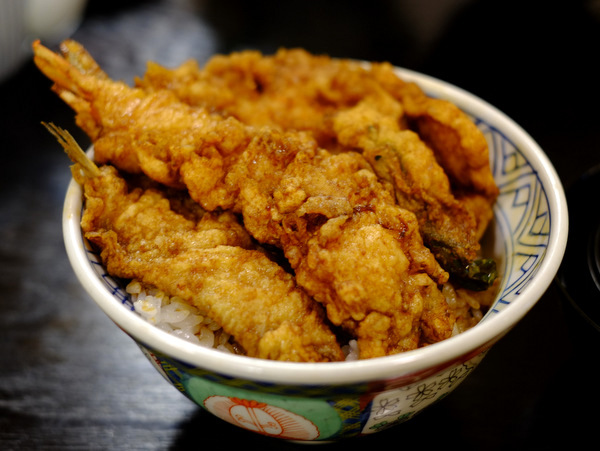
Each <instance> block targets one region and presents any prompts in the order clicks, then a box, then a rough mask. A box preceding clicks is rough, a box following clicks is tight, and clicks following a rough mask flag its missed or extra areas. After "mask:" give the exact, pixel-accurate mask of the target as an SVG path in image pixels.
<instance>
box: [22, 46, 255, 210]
mask: <svg viewBox="0 0 600 451" xmlns="http://www.w3.org/2000/svg"><path fill="white" fill-rule="evenodd" d="M71 45H73V44H71ZM33 48H34V55H35V56H34V61H35V63H36V64H37V65H38V67H39V68H40V70H41V71H42V72H44V73H45V74H46V75H47V76H48V77H49V78H50V79H51V80H53V81H54V82H55V85H54V86H53V89H54V91H55V92H57V93H58V95H59V96H60V97H61V98H62V99H63V100H64V101H65V103H67V104H68V105H69V106H71V107H72V108H73V109H74V110H75V112H76V113H77V115H76V122H77V124H78V126H79V127H81V128H82V129H83V130H84V131H85V132H86V133H87V134H88V136H89V137H90V139H91V140H92V141H93V143H94V157H95V160H96V161H97V162H98V164H104V163H107V162H111V163H112V164H114V165H116V166H118V167H119V168H120V169H121V170H124V171H127V172H132V173H139V172H143V173H145V174H146V175H148V176H149V177H150V178H152V179H153V180H156V181H158V182H160V183H162V184H164V185H167V186H170V187H175V188H183V187H185V186H192V187H193V189H190V193H191V194H192V197H193V198H194V200H196V201H197V202H199V203H200V204H201V205H202V206H203V207H204V208H205V209H207V210H210V211H212V210H215V209H217V208H223V209H227V208H230V207H231V206H232V204H233V202H234V200H235V195H236V192H235V190H234V188H232V187H230V186H227V185H226V183H225V176H226V175H227V173H228V171H229V168H230V166H231V165H232V164H233V163H235V162H236V161H237V158H238V156H239V154H240V153H241V152H242V151H243V149H244V148H245V147H246V146H247V144H248V142H249V140H250V138H251V135H250V132H249V131H248V128H247V127H246V126H244V125H243V124H241V123H240V122H239V121H236V120H235V119H233V118H229V119H225V118H223V117H222V116H220V115H216V114H210V113H209V112H208V111H206V110H204V109H202V108H193V107H190V106H188V105H185V104H183V103H181V102H180V101H179V100H178V99H177V98H176V97H175V96H174V95H173V94H172V93H170V92H168V91H159V92H155V93H150V94H149V93H147V92H145V91H143V90H141V89H134V88H131V87H129V86H127V85H126V84H124V83H121V82H115V81H112V80H110V79H107V78H106V77H104V76H98V75H97V72H94V73H92V74H88V73H86V72H85V71H83V72H81V71H80V70H79V69H78V68H77V67H78V66H79V64H78V65H77V66H73V65H72V64H71V63H69V62H68V61H67V60H66V59H64V58H61V57H60V56H59V55H57V54H55V53H54V52H52V51H50V50H49V49H47V48H46V47H44V46H42V45H41V44H40V43H39V42H35V43H34V44H33ZM75 54H76V53H75V52H71V53H70V54H69V55H71V56H72V55H75ZM190 173H193V174H194V178H191V177H189V174H190Z"/></svg>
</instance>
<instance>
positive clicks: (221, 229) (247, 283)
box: [54, 129, 344, 362]
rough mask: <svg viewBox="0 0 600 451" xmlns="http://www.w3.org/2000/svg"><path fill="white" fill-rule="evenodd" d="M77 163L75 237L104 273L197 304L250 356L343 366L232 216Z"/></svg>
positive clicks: (313, 309) (312, 314) (299, 297)
mask: <svg viewBox="0 0 600 451" xmlns="http://www.w3.org/2000/svg"><path fill="white" fill-rule="evenodd" d="M54 131H56V129H54ZM58 132H59V133H61V131H60V130H59V131H58ZM67 139H68V138H67ZM65 142H68V141H65ZM71 155H73V153H71ZM79 155H81V153H79ZM77 158H78V160H76V161H79V163H76V164H75V165H74V167H73V171H72V172H73V176H74V178H75V180H76V181H78V182H79V183H80V184H81V185H82V186H83V190H84V194H85V197H86V203H85V211H84V214H83V218H82V230H83V231H84V234H85V237H86V238H87V239H88V240H90V241H91V242H92V243H94V244H96V245H97V246H98V247H99V248H100V249H101V258H102V261H103V263H104V264H105V266H106V268H107V271H108V272H109V273H110V274H112V275H114V276H116V277H122V278H125V279H137V280H139V281H141V282H143V283H146V284H150V285H153V286H155V287H157V288H158V289H160V290H162V291H164V292H166V293H169V295H171V296H179V297H180V298H182V299H183V300H185V301H187V302H189V303H190V304H193V305H195V306H196V307H198V308H199V309H200V310H201V311H203V312H206V314H207V315H208V316H209V317H211V318H212V319H213V320H215V321H216V322H218V323H219V324H220V325H221V326H222V327H223V330H225V331H226V332H228V333H230V334H231V335H233V336H234V337H235V339H236V341H237V342H238V343H239V344H240V345H241V346H242V347H243V348H244V349H245V351H246V353H247V355H249V356H253V357H259V358H268V359H274V360H288V361H298V362H320V361H332V360H343V358H344V355H343V353H342V351H341V348H340V347H339V345H338V343H337V341H336V337H335V335H334V334H333V333H332V332H331V330H330V329H329V328H328V327H327V326H326V325H325V323H324V322H323V311H322V309H321V308H320V306H319V305H318V304H317V303H315V302H314V301H313V300H312V299H311V298H310V297H309V296H308V295H307V294H306V293H305V292H304V291H302V290H301V289H300V288H298V287H297V286H296V284H295V281H294V279H293V277H292V276H291V275H290V274H288V273H287V272H285V271H284V270H283V269H282V268H281V267H280V266H278V265H277V264H275V263H274V262H273V261H271V259H270V258H269V257H268V256H267V255H265V253H264V252H262V251H260V250H257V249H254V248H253V244H252V240H251V239H250V236H249V235H248V233H247V232H246V230H245V229H244V228H243V227H242V226H241V225H240V224H239V222H238V220H237V218H236V216H235V215H233V214H232V213H230V212H224V213H220V214H215V213H209V212H204V211H202V210H201V209H200V208H198V207H197V206H194V204H193V203H190V202H188V200H186V198H185V197H186V196H187V195H186V196H184V195H183V194H182V193H178V196H177V197H179V199H175V198H174V197H171V198H168V197H166V196H165V195H164V193H163V192H161V191H158V190H156V189H154V188H141V187H139V186H135V185H131V184H128V183H127V181H126V180H125V179H123V178H122V177H121V176H120V175H119V174H118V172H117V171H116V169H115V168H114V167H113V166H102V167H100V168H99V169H98V168H96V169H92V170H91V171H90V170H89V167H90V163H89V162H86V161H82V160H81V156H79V157H77ZM86 168H88V169H86ZM182 197H183V198H182ZM174 203H176V204H177V208H176V210H177V211H175V210H173V208H172V205H173V204H174Z"/></svg>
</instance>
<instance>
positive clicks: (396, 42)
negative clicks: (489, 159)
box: [0, 0, 600, 450]
mask: <svg viewBox="0 0 600 451" xmlns="http://www.w3.org/2000/svg"><path fill="white" fill-rule="evenodd" d="M73 37H74V38H75V39H77V40H79V41H80V42H82V43H83V44H84V45H85V46H86V47H87V48H88V50H89V51H90V52H91V53H92V55H93V56H94V57H95V58H96V59H97V60H98V62H99V63H100V65H101V66H103V68H104V69H105V70H106V71H107V72H108V73H109V75H111V76H112V77H113V78H120V79H124V80H125V81H128V82H131V80H132V78H133V76H134V75H141V74H142V73H143V71H144V69H145V62H146V61H147V60H154V61H157V62H159V63H161V64H165V65H177V64H180V63H181V62H183V61H184V60H185V59H187V58H196V59H197V60H199V61H200V62H201V63H202V62H204V61H206V59H207V58H209V57H210V56H211V55H212V54H214V53H216V52H230V51H233V50H241V49H246V48H254V49H259V50H262V51H264V52H266V53H270V52H273V51H275V50H276V49H277V48H278V47H295V46H298V47H304V48H306V49H308V50H309V51H312V52H315V53H327V54H330V55H331V56H335V57H351V58H359V59H366V60H387V61H390V62H391V63H393V64H395V65H398V66H403V67H407V68H410V69H414V70H417V71H420V72H424V73H427V74H429V75H433V76H435V77H438V78H441V79H443V80H445V81H449V82H451V83H454V84H456V85H458V86H460V87H462V88H464V89H466V90H468V91H471V92H473V93H474V94H476V95H478V96H479V97H481V98H483V99H484V100H487V101H489V102H490V103H492V104H494V105H495V106H496V107H498V108H499V109H500V110H502V111H504V112H505V113H506V114H508V115H509V116H510V117H512V118H513V119H514V120H515V121H517V122H518V123H519V124H520V125H521V126H523V128H524V129H525V130H527V131H528V132H529V133H530V134H531V135H532V136H533V138H534V139H535V140H536V141H537V142H538V143H539V144H540V145H541V147H542V148H543V149H544V150H545V152H546V153H547V154H548V156H549V157H550V159H551V161H552V162H553V164H554V165H555V167H556V169H557V172H558V173H559V175H560V177H561V179H562V181H563V184H564V186H565V188H567V189H569V191H570V192H572V191H573V190H572V188H571V187H572V186H573V185H574V184H575V183H576V181H578V180H579V179H580V178H581V176H582V174H584V173H586V171H588V170H589V169H590V168H593V167H595V166H596V165H598V164H600V151H599V145H600V126H599V120H600V113H599V109H598V108H599V101H600V89H599V88H598V80H600V70H599V68H598V65H597V60H598V49H599V44H600V1H598V0H595V1H593V0H590V1H576V0H557V1H554V2H547V1H532V0H519V1H515V0H504V1H497V0H487V1H478V0H427V1H425V0H421V1H419V0H410V1H407V0H404V1H403V0H396V1H392V0H384V1H357V0H346V1H341V0H339V1H338V0H336V1H319V2H316V1H312V2H311V1H302V2H300V1H298V2H285V1H280V2H274V1H273V2H267V1H253V2H249V1H243V0H222V1H217V0H214V1H208V0H206V1H196V2H193V1H191V0H190V1H185V0H179V1H175V0H172V1H166V0H164V1H144V2H140V1H137V2H136V1H129V2H126V1H101V0H96V1H93V0H92V1H91V2H90V3H89V5H88V8H87V10H86V13H85V17H84V20H83V22H82V23H81V25H80V26H79V28H78V29H77V30H76V31H75V33H74V35H73ZM49 87H50V83H49V82H48V81H47V80H46V79H45V78H44V77H43V76H41V75H40V74H39V73H38V71H37V70H36V68H35V67H34V66H33V64H32V63H31V61H27V62H26V63H25V64H24V65H23V66H22V67H21V68H20V69H19V70H18V71H17V72H15V73H13V74H12V75H11V76H10V77H8V78H5V79H4V80H2V81H0V109H1V111H2V119H1V125H0V132H1V133H0V149H1V152H2V159H1V162H0V265H1V268H0V270H1V271H0V449H2V450H20V449H24V450H29V449H32V450H75V449H77V450H79V449H82V450H83V449H107V450H119V449H131V450H134V449H143V450H154V449H156V450H183V449H202V448H203V447H204V446H205V444H218V445H225V446H227V448H226V449H233V447H234V446H236V445H237V446H240V445H241V446H250V447H252V446H256V447H260V448H262V449H291V448H296V447H299V445H292V444H289V443H285V442H280V441H274V440H271V439H268V438H263V437H260V436H256V435H253V434H251V433H247V432H245V431H242V430H239V429H236V428H233V427H230V426H229V425H227V424H225V423H223V422H221V421H220V420H217V419H214V418H213V417H211V416H210V415H209V414H207V413H206V412H204V411H202V410H201V409H200V408H198V407H196V406H195V405H194V404H192V403H191V402H190V401H188V400H187V399H185V398H184V397H183V396H182V395H181V394H179V393H178V392H177V391H176V390H175V389H174V388H172V387H170V386H169V385H168V384H167V383H165V382H164V381H163V380H162V377H161V376H160V375H159V374H158V373H157V372H156V371H154V370H153V369H152V367H151V366H150V363H148V361H147V360H146V359H145V357H144V356H143V355H142V353H141V352H139V350H138V348H137V347H136V345H135V344H134V343H133V341H132V340H131V339H129V338H128V337H127V336H126V335H125V334H123V333H122V332H121V331H120V330H119V329H118V328H117V327H116V326H115V325H114V324H113V323H112V322H110V320H109V319H108V318H107V317H105V316H104V314H103V313H102V312H101V311H100V309H98V308H97V307H96V306H95V305H94V304H93V302H92V301H91V299H90V298H89V297H88V296H87V294H86V293H85V292H84V290H83V288H82V287H81V286H80V285H79V283H78V282H77V280H76V279H75V276H74V274H73V272H72V270H71V267H70V265H69V263H68V261H67V257H66V254H65V251H64V246H63V242H62V231H61V209H62V202H63V199H64V194H65V190H66V186H67V184H68V182H69V179H70V173H69V170H68V166H69V161H68V159H67V157H66V156H65V155H64V154H63V153H62V150H61V149H60V148H59V146H58V145H57V143H56V142H55V140H54V138H52V137H51V136H50V135H49V134H48V133H47V132H46V131H45V130H44V129H43V127H42V126H41V125H40V121H53V122H55V123H56V124H58V125H60V126H62V127H65V128H67V129H69V130H70V131H71V132H72V133H73V134H74V135H75V136H76V138H77V139H78V140H79V141H80V143H81V144H82V145H83V146H86V145H87V142H88V141H87V138H86V137H85V136H83V135H82V134H81V132H78V131H77V129H76V128H75V126H74V122H73V114H72V112H71V111H70V110H69V109H68V108H67V107H66V106H64V105H63V104H62V102H61V101H60V100H59V99H58V98H56V96H55V95H54V94H53V93H51V92H50V90H49ZM579 183H581V182H579ZM597 187H598V184H597V183H596V184H595V185H593V186H592V187H588V188H586V190H584V193H583V194H582V193H581V192H578V194H577V196H575V198H572V199H571V198H570V199H569V206H570V209H571V211H572V214H573V215H574V221H573V222H572V224H571V230H574V231H576V233H579V231H580V230H584V232H582V233H586V232H585V231H586V230H587V229H585V227H586V224H588V223H589V217H590V215H592V217H593V215H594V211H595V210H596V211H597V210H600V201H599V200H598V199H599V195H600V189H598V188H597ZM595 214H596V215H597V213H595ZM596 217H597V216H596ZM582 228H583V229H582ZM572 243H574V241H573V240H571V239H570V241H569V245H570V246H569V249H572V248H574V247H578V246H574V245H573V244H572ZM579 247H580V246H579ZM582 248H585V244H584V245H583V247H582ZM568 258H569V259H570V260H568V264H569V266H570V267H571V268H574V272H575V273H576V274H579V273H580V274H581V277H582V278H586V268H585V265H583V264H582V260H581V259H580V258H579V257H578V256H577V255H576V256H574V257H573V256H572V255H571V254H568ZM582 265H583V266H582ZM577 300H579V299H577ZM586 300H587V301H596V302H598V301H600V296H599V294H598V291H592V292H590V295H589V296H586ZM599 334H600V332H598V330H597V329H595V328H594V327H593V326H592V325H591V324H590V323H589V322H587V321H586V320H584V319H583V317H582V316H581V315H579V314H578V313H577V311H576V309H574V308H573V306H572V304H571V303H570V302H567V301H566V299H565V297H564V296H563V295H562V292H561V290H560V289H559V285H558V284H557V283H554V284H553V285H552V286H551V287H550V288H549V290H548V292H547V293H546V294H545V295H544V296H543V298H542V299H541V300H540V302H539V303H538V304H537V305H536V306H535V307H534V308H533V310H532V311H531V312H530V313H529V314H528V315H527V316H526V317H525V319H524V320H523V321H521V323H519V324H518V325H517V326H516V327H515V328H514V329H513V330H512V331H511V332H510V333H509V334H508V335H507V336H506V337H505V338H504V339H503V340H502V341H501V342H500V343H499V344H497V345H496V346H495V347H494V348H493V349H492V350H491V351H490V353H489V354H488V356H487V357H486V358H485V359H484V361H483V362H482V363H481V365H480V366H479V368H478V369H477V370H476V371H475V372H474V373H473V375H471V376H470V378H468V379H467V380H466V381H465V382H464V383H463V384H462V385H461V386H460V387H458V388H457V389H456V391H454V392H453V393H452V394H451V395H450V396H449V397H448V398H446V399H444V400H443V401H442V402H440V403H438V404H436V405H435V406H433V407H431V408H429V410H427V411H425V412H424V413H422V414H420V415H419V416H417V417H416V418H415V419H413V420H411V421H410V422H408V423H405V424H403V425H400V426H398V427H395V428H393V429H391V430H389V431H385V432H382V433H379V434H377V435H375V436H372V437H367V438H364V439H355V440H354V439H353V440H350V441H346V442H343V443H340V444H335V445H327V446H329V448H331V449H342V448H343V449H345V450H352V449H359V448H361V449H362V448H363V447H367V448H368V447H371V448H372V449H375V448H378V449H383V448H389V447H392V446H393V447H394V448H405V447H409V449H416V448H417V447H422V446H427V447H428V448H431V449H434V448H435V449H442V448H443V449H453V448H455V449H458V448H460V449H464V450H470V449H486V450H493V449H507V448H512V449H554V448H556V447H557V446H556V445H558V444H560V443H562V442H563V441H564V440H566V441H567V442H569V443H570V444H571V445H573V446H574V448H575V449H577V448H581V447H583V444H586V443H588V440H592V444H593V441H594V440H595V439H596V435H597V426H596V425H597V423H598V420H600V415H599V414H598V410H597V406H598V403H599V402H600V395H599V394H598V389H597V371H596V369H595V364H596V362H595V361H596V359H597V356H598V350H599V346H600V335H599Z"/></svg>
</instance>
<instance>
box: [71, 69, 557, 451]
mask: <svg viewBox="0 0 600 451" xmlns="http://www.w3.org/2000/svg"><path fill="white" fill-rule="evenodd" d="M398 75H399V76H400V77H402V78H404V79H405V80H412V81H415V82H417V83H418V84H419V85H420V86H421V87H422V88H423V89H424V90H425V91H426V92H427V93H428V94H429V95H431V96H435V97H441V98H445V99H448V100H450V101H452V102H454V103H455V104H456V105H458V106H459V107H460V108H462V109H463V110H464V111H465V112H466V113H467V114H469V115H470V116H472V118H473V120H474V121H475V123H476V124H477V126H478V127H479V128H480V129H481V130H482V132H483V133H484V134H485V136H486V138H487V140H488V143H489V147H490V159H491V167H492V170H493V174H494V177H495V180H496V182H497V184H498V186H499V188H500V195H499V197H498V201H497V204H496V206H495V209H494V213H495V218H494V221H493V223H492V225H491V227H490V230H489V232H488V234H487V237H486V239H485V242H484V248H485V253H486V254H487V255H491V256H493V257H495V258H496V260H497V262H498V268H499V273H500V277H501V286H500V290H499V293H498V295H497V297H496V299H495V302H494V303H493V306H492V308H491V309H490V310H489V311H488V312H487V314H486V316H485V317H484V318H483V320H482V321H481V322H480V323H479V324H478V325H477V326H475V327H474V328H472V329H470V330H468V331H466V332H464V333H462V334H459V335H457V336H454V337H452V338H450V339H447V340H445V341H442V342H440V343H436V344H434V345H431V346H428V347H426V348H422V349H418V350H414V351H410V352H405V353H402V354H397V355H394V356H389V357H382V358H375V359H370V360H359V361H348V362H336V363H315V364H311V363H289V362H275V361H267V360H261V359H256V358H250V357H244V356H238V355H232V354H225V353H222V352H219V351H216V350H212V349H206V348H202V347H199V346H198V345H194V344H192V343H188V342H186V341H183V340H182V339H180V338H177V337H175V336H172V335H169V334H168V333H166V332H163V331H162V330H159V329H158V328H156V327H155V326H153V325H151V324H150V323H148V322H146V321H145V320H143V319H142V318H141V317H140V316H138V315H137V314H136V313H135V312H134V311H132V305H131V301H130V300H129V298H128V295H127V294H126V292H125V291H124V289H123V286H121V285H120V284H119V283H118V281H116V280H114V279H113V278H111V277H110V276H109V275H108V274H107V273H106V271H105V269H104V268H103V266H102V264H101V263H100V261H99V257H98V255H97V254H96V253H95V252H94V251H93V249H92V248H91V247H90V246H89V245H88V243H86V242H85V240H84V239H83V238H82V233H81V229H80V225H79V220H80V216H81V207H82V193H81V190H80V187H79V186H78V185H77V184H76V183H75V182H71V184H70V186H69V188H68V192H67V195H66V201H65V206H64V218H63V221H64V224H63V225H64V240H65V244H66V249H67V253H68V256H69V259H70V261H71V264H72V266H73V268H74V271H75V273H76V275H77V277H78V278H79V280H80V281H81V283H82V285H83V287H84V288H85V290H86V291H87V292H88V293H89V295H90V296H91V297H92V298H93V299H94V300H95V302H96V303H97V304H98V306H100V308H101V309H102V310H104V312H105V313H106V314H107V315H108V316H109V317H110V318H111V319H112V320H113V321H114V322H115V323H116V324H117V325H118V326H119V327H120V328H121V329H122V330H123V331H124V332H126V333H127V334H129V335H130V336H131V337H132V338H133V339H134V340H135V341H136V342H137V343H138V344H139V346H140V348H141V349H142V351H143V352H144V353H145V354H146V356H147V357H148V359H149V360H150V362H152V364H153V365H154V367H155V368H156V369H157V370H158V371H159V372H160V373H161V374H162V375H163V376H164V377H165V379H166V380H167V381H168V382H170V383H171V384H173V385H174V386H176V387H177V389H179V390H180V391H181V392H182V393H183V394H185V395H186V396H187V397H189V398H190V399H192V400H193V401H195V402H196V403H197V404H198V405H200V406H202V407H203V408H204V409H206V410H208V411H209V412H211V413H213V414H214V415H216V416H217V417H220V418H221V419H223V420H225V421H228V422H229V423H232V424H234V425H236V426H239V427H242V428H245V429H248V430H251V431H256V432H258V433H261V434H265V435H268V436H273V437H279V438H283V439H287V440H301V441H331V440H336V439H340V438H347V437H353V436H358V435H366V434H372V433H376V432H377V431H380V430H382V429H385V428H388V427H390V426H392V425H395V424H399V423H402V422H405V421H407V420H409V419H410V418H412V417H413V416H414V415H415V414H416V413H418V412H419V411H421V410H423V409H424V408H426V407H427V406H429V405H431V404H432V403H434V402H436V401H437V400H440V399H441V398H443V397H444V396H446V395H447V394H448V393H449V392H451V391H452V390H454V389H455V388H456V387H457V386H458V385H459V384H460V383H461V382H462V381H463V380H464V379H465V378H466V377H468V376H469V374H471V373H472V371H473V370H474V369H475V368H476V366H477V365H478V364H479V362H480V361H481V360H482V359H483V358H484V356H485V354H486V352H487V351H488V350H489V349H490V347H491V346H492V345H493V344H494V343H496V342H497V341H498V340H499V339H501V338H502V337H503V336H504V335H505V334H506V333H507V332H508V331H509V330H510V329H511V328H512V327H513V326H514V325H515V324H516V323H517V322H518V321H519V320H521V319H522V318H523V316H524V315H525V314H527V312H528V311H529V310H530V309H531V308H532V306H533V305H534V304H535V303H536V302H537V301H538V300H539V299H540V297H541V296H542V295H543V294H544V292H545V291H546V289H547V288H548V286H549V285H550V283H551V281H552V280H553V278H554V276H555V274H556V272H557V269H558V267H559V265H560V262H561V259H562V257H563V254H564V251H565V245H566V238H567V227H568V215H567V206H566V202H565V195H564V192H563V188H562V186H561V183H560V181H559V178H558V177H557V174H556V172H555V170H554V168H553V167H552V165H551V163H550V162H549V160H548V158H547V157H546V155H545V154H544V152H543V151H542V150H541V149H540V148H539V147H538V145H537V144H536V143H535V142H534V141H533V140H532V138H531V137H530V136H529V135H528V134H527V133H526V132H524V131H523V130H522V129H521V128H520V127H519V126H518V125H517V124H515V123H514V122H513V121H512V120H511V119H509V118H508V117H506V116H505V115H504V114H503V113H501V112H500V111H498V110H497V109H495V108H494V107H492V106H490V105H489V104H487V103H485V102H484V101H482V100H481V99H479V98H476V97H474V96H473V95H471V94H469V93H467V92H465V91H463V90H461V89H458V88H456V87H454V86H452V85H449V84H447V83H444V82H442V81H440V80H437V79H434V78H431V77H427V76H424V75H421V74H418V73H414V72H411V71H407V70H402V69H398ZM507 363H508V362H507Z"/></svg>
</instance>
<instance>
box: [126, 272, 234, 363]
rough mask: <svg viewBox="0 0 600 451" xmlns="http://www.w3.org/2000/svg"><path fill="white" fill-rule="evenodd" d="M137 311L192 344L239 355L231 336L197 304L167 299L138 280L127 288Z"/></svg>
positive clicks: (174, 297)
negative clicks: (197, 306)
mask: <svg viewBox="0 0 600 451" xmlns="http://www.w3.org/2000/svg"><path fill="white" fill-rule="evenodd" d="M126 291H127V293H129V295H130V296H131V302H132V303H133V307H134V309H135V311H136V312H137V313H138V314H139V315H140V316H141V317H142V318H144V319H145V320H146V321H148V322H149V323H151V324H154V325H155V326H156V327H158V328H160V329H162V330H164V331H166V332H169V333H171V334H173V335H175V336H177V337H179V338H182V339H184V340H187V341H189V342H191V343H194V344H197V345H200V346H205V347H208V348H214V349H218V350H219V351H223V352H229V353H237V352H238V351H236V344H235V342H234V340H233V339H232V337H231V335H229V334H228V333H227V332H225V331H224V330H223V329H222V328H221V326H219V324H217V323H216V322H215V321H213V320H212V319H211V318H209V317H208V316H206V314H204V313H203V312H201V311H200V310H198V309H197V308H196V307H194V306H193V305H190V304H188V303H187V302H185V301H184V300H183V299H181V298H179V297H177V296H171V297H169V296H167V295H166V294H165V293H164V292H162V291H160V290H157V289H156V288H151V287H145V286H143V285H142V284H141V283H140V282H138V281H137V280H133V281H131V282H130V283H129V284H128V285H127V287H126Z"/></svg>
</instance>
